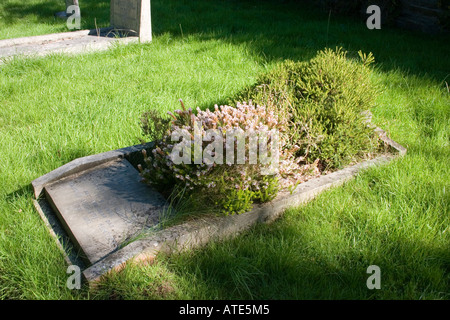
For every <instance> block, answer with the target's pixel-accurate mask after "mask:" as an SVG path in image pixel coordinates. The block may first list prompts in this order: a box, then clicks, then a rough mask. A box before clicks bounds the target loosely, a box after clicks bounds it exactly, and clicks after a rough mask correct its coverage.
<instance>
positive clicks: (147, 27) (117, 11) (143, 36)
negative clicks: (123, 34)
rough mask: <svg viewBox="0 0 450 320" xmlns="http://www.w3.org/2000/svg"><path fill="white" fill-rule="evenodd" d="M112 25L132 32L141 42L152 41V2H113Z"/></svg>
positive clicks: (120, 0)
mask: <svg viewBox="0 0 450 320" xmlns="http://www.w3.org/2000/svg"><path fill="white" fill-rule="evenodd" d="M110 10H111V11H110V25H111V27H113V28H114V29H119V30H120V29H122V30H125V31H128V32H129V31H131V32H134V33H136V34H137V35H138V36H139V39H140V41H141V42H150V41H152V26H151V15H150V0H111V8H110Z"/></svg>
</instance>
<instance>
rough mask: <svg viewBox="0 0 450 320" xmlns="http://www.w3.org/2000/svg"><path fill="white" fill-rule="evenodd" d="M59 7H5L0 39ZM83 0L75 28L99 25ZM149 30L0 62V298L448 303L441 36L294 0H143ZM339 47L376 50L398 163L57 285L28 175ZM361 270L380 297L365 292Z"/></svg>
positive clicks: (44, 26)
mask: <svg viewBox="0 0 450 320" xmlns="http://www.w3.org/2000/svg"><path fill="white" fill-rule="evenodd" d="M59 2H61V1H56V0H48V1H44V0H30V1H27V2H22V1H15V0H5V1H2V3H0V17H1V19H0V39H5V38H11V37H21V36H28V35H37V34H45V33H50V32H61V31H67V29H66V27H65V26H64V23H63V22H61V21H58V20H56V19H54V18H53V16H52V14H53V13H54V12H56V11H62V10H63V9H64V8H63V6H62V5H61V7H62V8H60V4H59ZM80 3H81V12H82V17H84V18H83V19H85V20H83V22H82V26H83V28H95V26H96V25H97V26H100V27H103V26H106V25H107V23H108V17H109V5H108V4H109V1H88V0H85V1H82V0H80ZM83 12H85V13H86V14H83ZM328 20H329V24H328ZM152 24H153V32H154V34H153V35H154V38H153V39H154V40H153V42H152V43H150V44H142V45H140V44H133V45H128V46H126V47H125V46H117V47H115V48H113V49H111V50H109V51H107V52H98V53H91V54H83V55H77V56H64V55H51V56H48V57H45V58H29V59H23V58H15V59H12V60H10V61H7V62H6V63H4V64H2V65H0V151H1V152H0V298H2V299H448V298H450V289H449V288H450V235H449V233H450V230H449V229H450V228H449V225H450V216H449V200H450V199H449V190H450V184H449V176H450V174H449V173H450V172H449V171H450V169H449V166H450V161H449V160H450V157H449V155H450V146H449V133H450V90H449V86H450V59H449V57H450V41H449V40H450V39H449V35H448V34H447V35H440V36H430V35H424V34H420V33H413V32H407V31H402V30H399V29H394V28H388V27H384V26H383V27H382V29H381V30H368V29H367V28H366V25H365V22H364V21H359V20H355V19H351V18H347V17H338V16H335V15H334V14H332V15H331V18H330V19H329V15H328V12H323V11H320V10H316V9H314V8H310V7H305V6H304V5H303V6H302V5H299V4H296V3H295V2H289V1H288V2H279V1H264V2H262V1H256V0H255V1H253V0H252V1H251V0H246V1H232V0H229V1H206V0H198V1H187V0H166V1H162V0H153V1H152ZM336 46H342V47H343V48H344V49H346V50H348V51H349V55H350V56H356V53H357V51H358V50H362V51H363V52H366V53H369V52H372V53H373V54H374V56H375V59H376V67H375V68H376V72H375V75H374V78H373V81H374V84H378V85H379V86H380V88H381V93H380V96H379V97H378V99H377V102H376V105H374V107H373V109H372V110H371V111H372V113H373V115H374V119H373V122H374V123H375V124H377V125H378V126H380V127H381V128H383V129H385V130H386V131H387V132H388V133H389V135H390V136H391V138H392V139H394V140H395V141H397V142H399V143H400V144H402V145H403V146H405V147H406V148H407V149H408V153H407V155H406V156H404V157H402V158H399V159H396V160H394V161H393V162H391V163H389V164H387V165H385V166H382V167H378V168H373V169H370V170H367V171H365V172H363V173H361V174H359V175H358V176H357V177H356V178H355V179H353V180H352V181H350V182H348V183H346V184H345V185H344V186H342V187H339V188H335V189H333V190H330V191H327V192H325V193H323V194H322V195H321V196H319V197H318V198H317V199H315V200H314V201H312V202H310V203H309V204H307V205H304V206H301V207H298V208H291V209H289V210H287V211H286V212H285V214H284V216H283V217H282V218H280V219H279V220H277V221H276V222H274V223H272V224H269V225H259V226H257V227H255V228H253V229H251V230H249V231H248V232H245V233H243V234H241V235H239V236H238V237H236V238H234V239H229V240H226V241H221V242H213V243H211V244H209V245H207V246H206V247H205V248H202V249H199V250H195V251H191V252H184V253H180V254H177V255H173V256H170V257H168V256H159V257H158V259H157V261H156V262H155V263H154V264H153V265H151V266H128V267H126V268H125V269H124V270H123V271H122V272H120V273H117V274H114V275H110V276H108V277H107V278H106V279H105V281H104V282H103V283H102V284H101V285H100V286H98V288H97V289H96V290H89V289H88V288H87V287H83V288H82V289H81V290H69V289H68V288H67V287H66V280H67V277H68V275H67V274H66V270H67V265H66V264H65V262H64V259H63V257H62V255H61V254H60V252H59V251H58V248H57V246H56V245H55V243H54V241H53V240H52V238H51V237H50V235H49V233H48V231H47V230H46V227H45V225H44V223H43V222H42V221H41V220H40V218H39V215H38V214H37V212H36V211H35V209H34V207H33V203H32V198H33V193H32V188H31V185H30V183H31V181H32V180H34V179H36V178H38V177H39V176H41V175H43V174H45V173H47V172H49V171H51V170H53V169H56V168H58V167H59V166H61V165H63V164H65V163H67V162H69V161H71V160H73V159H76V158H78V157H82V156H87V155H92V154H96V153H100V152H104V151H108V150H113V149H117V148H121V147H126V146H130V145H134V144H137V143H139V138H140V137H141V132H140V128H139V117H140V115H141V114H142V113H143V112H144V111H145V110H148V109H151V108H153V109H157V110H160V111H161V112H166V111H169V110H173V109H176V108H178V107H179V103H178V99H180V98H181V99H183V100H184V102H185V104H186V105H187V106H188V107H193V108H195V107H197V106H199V107H201V108H207V107H211V106H213V105H214V104H216V103H217V104H221V103H224V102H225V101H227V99H228V98H230V97H233V96H234V95H236V94H237V93H238V92H239V91H240V90H241V89H242V88H243V87H244V86H246V85H248V84H252V83H254V82H255V81H256V78H257V77H258V75H259V74H261V73H263V72H266V71H267V70H270V69H271V68H273V67H274V66H275V65H276V64H277V63H278V62H280V61H282V60H283V59H293V60H306V59H309V58H311V57H312V56H313V55H314V54H315V53H316V52H317V51H318V50H321V49H324V48H325V47H330V48H335V47H336ZM370 265H377V266H379V267H380V270H381V289H379V290H369V289H368V288H367V286H366V280H367V278H368V277H369V274H367V272H366V271H367V267H368V266H370Z"/></svg>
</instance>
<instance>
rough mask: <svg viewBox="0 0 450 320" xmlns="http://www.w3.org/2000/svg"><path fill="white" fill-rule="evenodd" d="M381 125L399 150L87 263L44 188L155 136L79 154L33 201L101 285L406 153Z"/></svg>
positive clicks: (37, 189)
mask: <svg viewBox="0 0 450 320" xmlns="http://www.w3.org/2000/svg"><path fill="white" fill-rule="evenodd" d="M375 131H376V132H377V133H378V134H379V136H380V138H381V140H383V141H384V142H385V143H386V144H387V145H388V146H390V147H391V149H393V151H394V153H392V154H391V153H390V154H384V155H381V156H379V157H377V158H374V159H371V160H367V161H364V162H361V163H358V164H356V165H353V166H350V167H346V168H344V169H342V170H339V171H335V172H333V173H330V174H327V175H324V176H320V177H318V178H314V179H311V180H308V181H306V182H304V183H301V184H299V185H298V186H297V187H296V188H295V190H294V191H293V192H292V193H290V192H281V193H279V194H278V196H277V197H276V198H275V199H274V200H272V201H270V202H268V203H264V204H257V205H255V206H254V208H253V209H252V210H251V211H249V212H246V213H243V214H239V215H231V216H225V217H211V216H208V217H200V218H197V219H195V220H191V221H188V222H185V223H182V224H179V225H175V226H172V227H168V228H167V229H163V230H160V231H156V232H154V233H152V234H150V235H149V236H144V237H142V238H140V239H137V240H135V241H133V242H131V243H129V244H128V245H126V246H124V247H122V248H120V249H119V250H117V251H114V252H112V253H110V254H109V255H108V256H106V257H105V258H103V259H102V260H100V261H98V262H97V263H95V264H93V265H91V266H89V267H85V266H84V264H82V262H80V261H79V259H77V255H76V252H72V251H71V249H73V246H71V245H70V243H68V242H69V241H68V238H67V236H66V235H65V234H64V231H63V230H61V229H62V228H61V227H60V226H58V221H55V219H56V216H55V215H54V213H52V212H51V208H50V206H48V205H47V204H46V203H45V202H46V201H45V199H43V198H42V197H41V193H42V191H43V188H44V187H45V186H46V185H47V184H50V183H52V182H54V181H56V180H59V179H61V178H63V177H67V176H70V175H72V174H75V173H79V172H82V171H84V170H87V169H90V168H93V167H96V166H98V165H100V164H102V163H106V162H108V161H111V160H114V159H123V158H125V159H127V160H128V161H129V162H130V163H131V164H132V165H134V166H135V165H136V164H137V163H139V162H141V161H142V159H143V158H142V150H143V149H150V148H151V147H152V145H153V143H152V142H150V143H147V144H144V145H136V146H131V147H127V148H122V149H118V150H113V151H108V152H104V153H100V154H96V155H91V156H87V157H83V158H78V159H75V160H73V161H71V162H69V163H67V164H65V165H63V166H61V167H59V168H57V169H55V170H53V171H51V172H49V173H47V174H46V175H44V176H42V177H40V178H38V179H36V180H34V181H32V186H33V189H34V195H35V197H36V199H33V202H34V205H35V207H36V209H37V211H38V213H39V215H40V216H41V218H42V220H43V221H44V223H45V225H46V227H47V228H48V230H49V232H50V234H51V236H52V237H53V238H54V239H55V241H56V242H57V246H58V248H59V249H60V250H61V252H62V253H63V254H64V258H65V260H66V262H67V263H68V264H69V265H71V264H76V265H78V266H80V268H81V269H82V275H83V278H84V279H85V280H86V281H88V282H89V284H90V285H95V284H96V283H97V282H98V281H100V280H101V277H102V276H103V275H105V274H107V273H109V272H117V271H120V270H121V269H122V268H123V267H124V266H125V265H126V264H127V263H149V262H151V261H153V259H154V258H155V257H156V255H157V254H158V253H160V252H164V253H167V254H170V253H173V252H177V251H181V250H185V249H193V248H196V247H200V246H202V245H204V244H206V243H207V242H208V241H211V240H220V239H225V238H227V237H231V236H234V235H236V234H238V233H240V232H242V231H244V230H246V229H248V228H250V227H251V226H253V225H255V224H256V223H269V222H272V221H274V220H275V219H277V218H278V217H279V216H280V215H281V214H282V213H283V212H284V211H285V210H286V209H288V208H289V207H295V206H298V205H300V204H302V203H306V202H308V201H310V200H312V199H313V198H314V197H316V196H317V195H318V194H320V193H321V192H322V191H324V190H327V189H329V188H332V187H335V186H338V185H341V184H343V183H344V182H346V181H348V180H349V179H351V178H352V177H353V176H355V175H356V174H357V173H358V172H360V171H361V170H363V169H366V168H369V167H373V166H375V165H381V164H384V163H388V162H389V161H391V160H392V159H394V158H396V157H398V156H403V155H405V154H406V148H404V147H403V146H401V145H400V144H398V143H397V142H395V141H393V140H391V139H390V138H388V137H387V135H386V132H385V131H383V130H382V129H380V128H376V129H375ZM395 153H396V154H395ZM56 220H57V219H56Z"/></svg>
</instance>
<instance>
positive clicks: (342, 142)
mask: <svg viewBox="0 0 450 320" xmlns="http://www.w3.org/2000/svg"><path fill="white" fill-rule="evenodd" d="M359 56H360V60H361V61H354V60H351V59H348V58H347V53H346V52H345V51H343V50H342V49H341V48H339V49H336V50H331V49H325V50H323V51H320V52H318V54H317V55H316V56H315V57H314V58H313V59H311V60H310V61H308V62H294V61H284V62H283V63H281V64H280V65H279V66H278V67H276V68H275V69H274V70H273V71H271V72H270V73H268V74H266V75H263V76H262V77H261V78H260V79H259V80H258V82H257V84H256V85H253V86H251V87H249V88H247V89H246V90H244V92H243V93H242V94H241V95H240V96H239V98H238V99H239V100H244V101H250V100H251V101H253V102H254V103H257V104H261V105H267V106H268V108H272V109H273V108H277V109H278V110H279V111H278V112H279V113H281V114H284V113H287V114H289V118H290V122H289V130H288V131H287V132H286V137H287V138H286V140H287V143H286V149H287V151H286V152H292V153H295V156H296V157H297V158H300V159H301V160H304V161H306V162H307V163H312V162H314V161H315V160H316V159H320V161H321V162H322V165H324V166H325V167H326V168H337V167H341V166H343V165H346V164H348V163H350V162H352V161H353V160H356V159H357V158H358V157H362V156H364V155H365V154H367V153H370V152H372V151H374V150H375V149H376V148H377V147H378V138H377V136H376V134H375V133H374V132H373V129H371V128H370V127H368V126H367V123H366V121H365V120H366V116H365V114H364V111H367V110H369V109H370V107H371V106H372V105H373V103H374V101H375V98H376V94H377V89H376V88H375V87H374V85H373V84H372V82H371V72H372V70H371V68H370V64H371V63H372V62H373V60H374V59H373V56H372V54H369V55H365V54H363V53H361V52H359Z"/></svg>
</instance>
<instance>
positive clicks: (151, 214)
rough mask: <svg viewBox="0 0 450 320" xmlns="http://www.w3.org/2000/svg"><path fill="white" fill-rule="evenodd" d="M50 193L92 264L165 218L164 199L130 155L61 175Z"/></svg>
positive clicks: (65, 224) (62, 221)
mask: <svg viewBox="0 0 450 320" xmlns="http://www.w3.org/2000/svg"><path fill="white" fill-rule="evenodd" d="M44 189H45V194H46V198H47V199H48V201H49V203H50V204H51V206H52V208H53V210H54V211H55V212H56V214H57V216H58V218H59V219H60V221H61V223H62V224H63V226H64V227H65V230H66V231H67V233H68V234H69V236H70V238H71V240H72V241H73V242H74V243H75V244H76V246H77V247H79V248H80V249H81V250H82V251H83V253H84V255H85V257H84V258H85V259H86V260H87V262H88V263H89V264H93V263H95V262H97V261H99V260H101V259H102V258H104V257H106V256H107V255H108V254H110V253H111V252H113V251H115V250H117V249H118V248H119V247H120V246H121V245H122V243H124V241H126V240H130V239H131V238H133V237H134V236H136V235H138V234H139V232H140V231H141V230H142V229H143V228H149V227H151V226H154V225H156V224H157V223H158V222H159V215H160V214H161V212H162V211H163V210H164V206H165V204H166V201H165V200H164V198H163V197H162V196H161V195H160V194H159V193H157V192H155V191H154V190H152V189H151V188H149V187H148V186H146V185H144V184H143V183H140V177H139V173H138V171H137V170H136V169H135V168H133V166H132V165H131V164H130V163H129V162H128V161H127V160H125V159H121V160H120V159H119V160H113V161H110V162H107V163H104V164H101V165H99V166H96V167H94V168H92V169H89V170H86V171H83V172H81V173H79V174H75V175H72V176H69V177H66V178H64V179H62V180H58V181H56V182H55V183H52V184H50V185H47V186H46V187H45V188H44Z"/></svg>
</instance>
